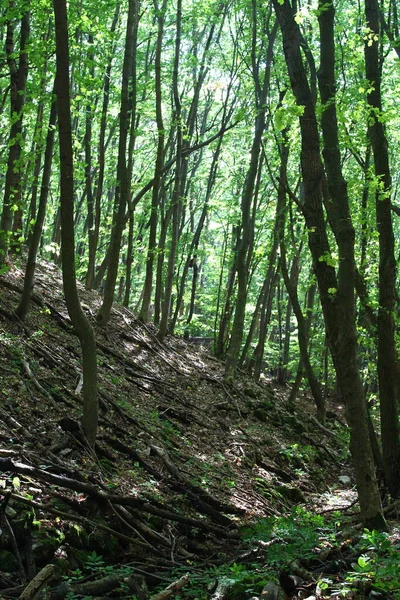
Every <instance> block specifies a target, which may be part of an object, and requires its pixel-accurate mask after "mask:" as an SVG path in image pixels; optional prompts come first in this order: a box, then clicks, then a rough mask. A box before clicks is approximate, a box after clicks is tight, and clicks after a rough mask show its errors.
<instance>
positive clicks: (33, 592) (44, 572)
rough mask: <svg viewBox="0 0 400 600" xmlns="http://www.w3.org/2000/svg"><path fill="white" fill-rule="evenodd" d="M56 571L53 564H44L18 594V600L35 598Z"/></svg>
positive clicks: (33, 599) (32, 599)
mask: <svg viewBox="0 0 400 600" xmlns="http://www.w3.org/2000/svg"><path fill="white" fill-rule="evenodd" d="M55 572H56V567H55V565H46V566H45V567H43V569H41V570H40V571H39V573H38V574H37V575H36V576H35V577H34V578H33V579H32V581H30V582H29V583H28V585H27V586H26V588H25V589H24V591H23V592H22V594H21V595H20V596H18V599H19V600H35V598H37V597H38V596H39V594H40V592H41V591H42V590H43V588H44V587H45V586H46V585H48V583H50V581H51V580H52V579H53V577H54V575H55Z"/></svg>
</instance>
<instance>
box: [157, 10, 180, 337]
mask: <svg viewBox="0 0 400 600" xmlns="http://www.w3.org/2000/svg"><path fill="white" fill-rule="evenodd" d="M181 27H182V0H178V1H177V8H176V36H175V58H174V71H173V81H172V88H173V97H174V107H175V115H174V117H175V120H176V128H177V129H176V167H175V178H174V190H173V193H172V200H171V202H172V221H171V223H172V226H171V243H170V247H169V254H168V267H167V277H166V282H165V290H164V301H163V304H162V310H161V319H160V326H159V330H158V333H157V337H158V339H159V340H160V341H162V340H163V339H164V337H165V336H166V334H167V330H168V320H169V317H170V314H171V298H172V284H173V279H174V269H175V260H176V251H177V247H178V231H179V217H180V207H181V190H182V109H181V100H180V95H179V90H178V73H179V58H180V51H181Z"/></svg>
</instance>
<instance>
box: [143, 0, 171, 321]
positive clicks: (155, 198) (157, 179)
mask: <svg viewBox="0 0 400 600" xmlns="http://www.w3.org/2000/svg"><path fill="white" fill-rule="evenodd" d="M166 6H167V0H163V3H162V6H161V8H159V7H158V4H157V2H155V8H156V11H157V22H158V31H157V45H156V55H155V61H154V73H155V94H156V122H157V135H158V138H157V156H156V164H155V168H154V179H153V189H152V197H151V209H150V211H151V212H150V231H149V246H148V251H147V260H146V276H145V281H144V287H143V300H142V307H141V309H140V313H139V319H140V320H141V321H143V322H146V321H148V320H149V309H150V302H151V295H152V291H153V276H154V259H155V254H156V248H157V242H156V238H157V224H158V212H157V209H158V203H159V194H160V188H161V178H162V170H163V166H164V144H165V131H164V120H163V111H162V85H161V83H162V81H161V79H162V76H161V55H162V40H163V36H164V22H165V10H166Z"/></svg>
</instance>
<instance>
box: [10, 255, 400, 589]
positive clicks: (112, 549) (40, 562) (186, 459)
mask: <svg viewBox="0 0 400 600" xmlns="http://www.w3.org/2000/svg"><path fill="white" fill-rule="evenodd" d="M23 277H24V270H23V268H22V266H21V265H18V264H13V265H12V266H11V267H10V270H9V272H8V273H7V274H5V275H3V276H2V277H0V494H1V496H0V527H1V533H0V599H8V598H16V597H20V598H23V599H24V600H31V599H33V598H37V597H42V598H51V599H54V600H58V599H61V598H68V599H69V600H74V599H80V598H84V599H86V600H87V599H89V598H98V599H100V598H104V599H105V598H115V599H117V598H130V599H131V600H134V599H137V600H147V599H148V598H152V599H153V600H154V599H156V600H163V599H164V598H169V597H172V596H173V595H174V596H175V597H179V598H188V599H189V598H190V599H196V598H197V599H199V600H201V599H213V600H247V599H248V598H250V597H258V595H259V594H260V593H261V590H262V589H263V588H264V593H263V595H262V597H263V598H264V599H265V600H279V599H281V600H283V599H284V598H291V597H294V596H296V597H299V595H301V597H303V598H306V597H310V598H311V597H317V596H319V597H321V598H324V597H326V598H328V597H335V596H336V597H337V595H338V594H347V597H353V598H364V597H368V598H397V599H399V598H400V583H399V574H398V550H399V537H400V536H399V533H398V531H399V529H398V514H399V508H398V505H394V507H393V506H392V507H391V508H390V511H389V512H388V517H389V518H392V519H393V520H391V521H389V522H390V535H385V534H378V533H377V532H374V533H372V532H371V533H367V532H364V533H363V531H362V528H361V526H360V525H359V524H358V520H357V515H358V512H357V510H358V509H357V504H356V500H357V496H356V492H355V489H354V485H353V481H352V472H351V468H350V467H349V462H348V453H347V443H348V432H347V429H346V426H345V423H344V416H343V407H341V406H340V404H339V403H337V402H336V403H335V402H334V401H332V402H331V403H330V406H329V411H328V417H329V419H328V423H327V425H326V426H325V427H323V426H321V425H320V424H319V423H318V421H317V420H316V418H315V416H314V409H313V406H312V402H311V400H310V399H309V398H308V397H307V395H306V394H302V395H301V397H299V398H298V399H297V401H296V405H295V409H294V410H289V406H288V401H287V397H288V393H289V389H288V388H284V387H279V386H277V385H275V384H274V383H273V382H271V381H268V380H267V379H263V380H262V381H261V382H260V383H255V382H254V381H253V380H252V379H251V378H249V377H248V376H247V375H246V374H245V373H240V374H239V376H238V378H237V380H236V381H235V382H234V383H233V384H227V383H226V382H225V381H224V364H223V362H222V361H219V360H216V359H215V358H213V357H212V356H211V355H210V354H209V353H208V352H207V350H206V349H201V348H198V347H197V346H194V345H192V344H191V343H189V342H187V341H185V340H183V339H180V338H176V337H172V336H171V337H167V338H166V340H165V342H164V343H160V342H159V341H158V340H157V337H156V330H155V329H154V328H153V327H152V326H150V325H146V326H145V325H143V324H141V323H139V322H138V321H137V320H136V318H135V316H134V314H133V313H132V312H131V311H129V310H127V309H125V308H123V307H120V306H115V308H114V309H113V311H112V318H111V322H110V323H109V325H107V327H104V328H102V327H100V326H98V325H96V322H95V315H96V312H97V309H98V308H99V305H100V301H101V298H100V296H99V295H98V294H96V293H94V292H89V291H87V290H85V289H84V288H83V286H80V288H79V291H80V297H81V301H82V304H83V308H84V310H85V312H86V314H87V316H88V317H89V319H90V321H91V322H92V324H93V326H94V328H95V330H96V336H97V346H98V363H99V402H100V413H99V414H100V419H99V435H98V440H97V443H96V448H95V452H93V451H91V450H90V449H89V448H88V447H87V445H86V443H85V439H84V437H83V435H82V432H81V429H80V425H79V420H80V416H81V409H82V406H81V404H82V401H81V395H80V391H81V386H82V377H81V369H80V346H79V341H78V339H77V337H76V335H75V334H74V332H73V330H72V328H71V324H70V320H69V318H68V314H67V310H66V307H65V303H64V299H63V291H62V281H61V274H60V271H59V269H58V268H57V267H56V266H54V265H52V264H51V263H47V262H39V264H38V267H37V277H36V284H35V295H34V298H33V302H32V307H31V311H30V313H29V315H28V318H27V320H26V322H25V323H24V324H22V323H20V322H18V321H16V320H15V319H14V318H12V312H13V310H14V309H15V307H16V306H17V304H18V301H19V298H20V295H21V290H22V284H23ZM396 519H397V520H396ZM371 549H372V550H373V552H374V553H375V554H374V553H372V554H369V555H368V554H367V553H368V552H371ZM360 557H361V558H360ZM362 557H364V558H362ZM393 557H395V558H393ZM396 557H397V558H396ZM393 560H397V563H396V564H397V571H396V569H394V571H393V568H394V567H393ZM385 561H386V562H385ZM382 565H383V566H382ZM390 569H392V571H393V573H391V572H390ZM29 581H31V584H29V585H28V582H29ZM169 586H170V587H169Z"/></svg>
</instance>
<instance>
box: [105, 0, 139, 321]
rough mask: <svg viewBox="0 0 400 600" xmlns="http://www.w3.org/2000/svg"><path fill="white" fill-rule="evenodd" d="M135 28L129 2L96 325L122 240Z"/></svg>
mask: <svg viewBox="0 0 400 600" xmlns="http://www.w3.org/2000/svg"><path fill="white" fill-rule="evenodd" d="M137 25H138V5H137V0H129V9H128V21H127V26H126V40H125V53H124V64H123V71H122V89H121V110H120V115H119V142H118V166H117V186H116V190H115V202H114V213H113V224H112V231H111V238H110V252H109V260H108V269H107V278H106V282H105V288H104V297H103V303H102V305H101V307H100V309H99V312H98V314H97V322H98V323H99V324H101V325H106V324H107V323H108V321H109V319H110V313H111V307H112V304H113V301H114V292H115V285H116V282H117V277H118V267H119V255H120V250H121V240H122V234H123V230H124V227H125V223H126V207H127V204H128V199H129V190H130V181H129V177H128V166H127V158H126V152H127V140H128V131H129V123H130V106H129V102H130V101H129V80H130V76H131V70H132V61H133V60H136V47H135V46H134V39H135V34H134V30H135V29H137Z"/></svg>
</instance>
